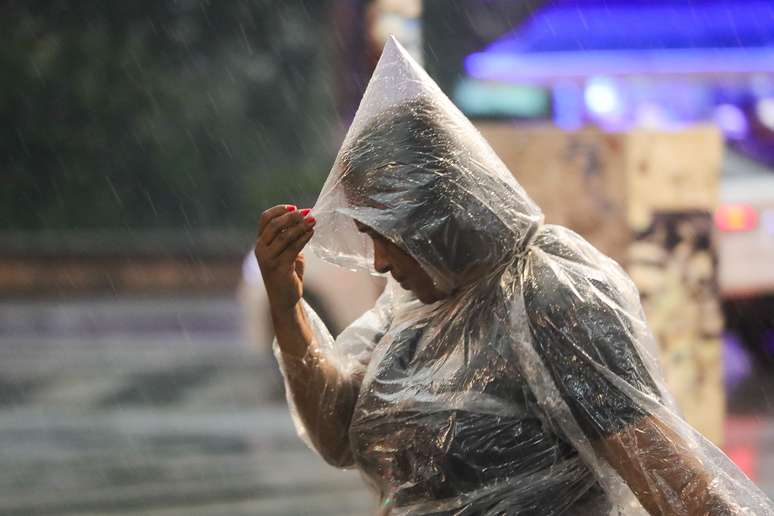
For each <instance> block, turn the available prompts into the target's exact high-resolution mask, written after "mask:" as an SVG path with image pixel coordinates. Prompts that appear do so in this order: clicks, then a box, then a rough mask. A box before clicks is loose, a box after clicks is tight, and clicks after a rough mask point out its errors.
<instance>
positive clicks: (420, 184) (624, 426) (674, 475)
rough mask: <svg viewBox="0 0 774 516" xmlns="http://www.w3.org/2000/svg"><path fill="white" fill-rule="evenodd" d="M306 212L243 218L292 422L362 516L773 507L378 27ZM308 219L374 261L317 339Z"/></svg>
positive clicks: (576, 259)
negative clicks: (375, 60)
mask: <svg viewBox="0 0 774 516" xmlns="http://www.w3.org/2000/svg"><path fill="white" fill-rule="evenodd" d="M313 211H314V214H315V216H314V217H312V216H310V215H309V212H308V211H304V210H301V211H299V210H296V209H295V208H294V207H287V206H277V207H274V208H272V209H270V210H268V211H266V212H265V213H264V214H263V215H262V217H261V221H260V230H259V237H258V243H257V245H256V256H257V257H258V261H259V264H260V266H261V269H262V272H263V277H264V281H265V284H266V287H267V291H268V293H269V299H270V302H271V308H272V318H273V322H274V327H275V332H276V336H277V341H276V354H277V358H278V360H279V362H280V364H281V367H282V370H283V373H284V375H285V379H286V385H287V391H288V399H289V402H290V404H291V412H292V413H293V416H294V419H295V421H296V425H297V428H298V429H299V431H300V433H301V435H302V437H303V438H304V439H305V440H306V441H307V442H308V443H309V444H310V445H311V446H312V447H313V448H314V449H315V450H317V451H318V452H319V453H320V454H321V456H322V457H323V458H324V459H325V460H326V461H328V462H329V463H330V464H333V465H335V466H338V467H352V466H354V467H357V468H358V469H359V470H360V471H361V472H362V473H363V474H364V476H365V478H366V479H367V480H368V481H369V482H370V483H371V484H372V485H373V486H374V487H375V488H376V489H377V491H378V492H379V494H380V497H381V506H382V513H383V514H449V515H451V514H455V515H463V514H464V515H474V514H475V515H496V514H497V515H499V514H534V515H548V514H577V515H587V514H646V513H649V514H746V513H749V514H771V513H774V511H772V506H771V504H770V502H769V501H768V499H767V498H766V497H765V495H763V494H762V493H761V492H760V491H759V490H757V488H755V486H753V485H752V483H751V482H750V481H749V480H748V479H747V478H746V477H744V475H743V474H741V473H740V472H739V471H738V470H737V469H736V468H735V467H734V466H733V465H732V464H731V463H730V462H729V461H728V460H727V459H726V458H725V457H724V456H723V455H722V453H721V452H719V451H718V450H717V449H716V448H714V447H713V446H712V445H711V444H709V443H708V442H707V441H706V440H704V439H703V438H702V437H701V436H699V435H698V434H696V433H695V432H694V431H693V430H692V429H691V428H690V427H689V426H688V425H687V424H685V423H684V422H683V421H682V420H681V419H680V418H679V417H678V416H677V415H676V411H675V409H674V405H673V403H672V401H671V400H670V398H669V395H668V393H667V392H666V390H665V389H664V387H663V384H662V382H661V379H660V375H659V373H658V368H657V366H656V364H655V363H654V361H653V359H652V351H653V339H652V336H651V335H650V333H649V331H648V329H647V326H646V324H645V320H644V317H643V314H642V310H641V308H640V305H639V299H638V294H637V290H636V288H635V287H634V286H633V284H632V283H631V281H630V280H629V278H628V277H627V276H626V274H625V273H624V272H623V271H622V270H621V268H620V267H619V266H618V265H617V264H616V263H615V262H613V261H612V260H610V259H608V258H606V257H605V256H603V255H602V254H601V253H599V252H598V251H597V250H595V249H594V248H593V247H592V246H590V245H589V244H588V243H587V242H585V241H584V240H583V239H582V238H581V237H579V236H578V235H576V234H575V233H573V232H571V231H569V230H567V229H565V228H562V227H558V226H550V225H545V224H543V221H542V214H541V212H540V210H539V209H538V207H537V206H535V204H534V203H533V202H532V201H531V200H530V199H529V197H528V196H527V195H526V193H525V192H524V191H523V189H522V188H521V187H520V186H519V185H518V184H517V183H516V181H515V180H514V178H513V176H512V175H511V174H510V172H509V171H508V170H507V169H506V167H505V166H504V165H503V164H502V162H501V161H500V160H499V159H498V158H497V157H496V156H495V155H494V153H493V152H492V151H491V149H490V148H489V146H488V145H487V144H486V142H484V140H483V139H482V138H481V137H480V135H479V134H478V133H477V132H476V131H475V129H474V128H473V127H472V126H471V125H470V124H469V122H468V121H467V120H466V119H465V118H464V116H463V115H462V114H460V113H459V111H457V110H456V109H455V108H454V106H453V105H452V104H451V103H450V102H449V101H448V99H447V98H446V97H445V96H444V95H443V94H442V93H441V92H440V90H439V89H438V88H437V86H436V85H435V84H434V83H433V82H432V80H430V79H429V77H427V75H426V74H425V73H424V71H423V70H422V69H421V68H420V67H419V66H418V65H416V63H414V62H413V61H412V60H411V58H410V57H408V56H407V54H406V53H405V51H403V50H402V48H400V46H399V45H398V44H397V43H396V42H394V41H391V42H390V43H388V45H387V47H386V48H385V52H384V53H383V55H382V58H381V60H380V62H379V65H378V66H377V69H376V71H375V72H374V77H373V78H372V80H371V83H370V84H369V87H368V90H367V91H366V94H365V96H364V99H363V102H362V103H361V106H360V109H359V110H358V114H357V116H356V118H355V120H354V122H353V124H352V127H351V128H350V132H349V133H348V135H347V138H346V139H345V142H344V144H343V146H342V150H341V151H340V153H339V156H338V158H337V160H336V163H335V164H334V167H333V170H332V172H331V174H330V176H329V178H328V181H327V182H326V184H325V186H324V187H323V191H322V193H321V194H320V198H319V199H318V202H317V205H316V206H315V207H314V209H313ZM315 234H316V238H315V239H314V240H313V241H312V244H311V245H312V247H313V249H314V251H315V252H316V253H317V254H318V255H319V256H321V257H322V258H324V259H326V260H328V261H331V262H333V263H337V264H340V265H342V266H346V267H352V268H369V269H370V270H372V271H373V272H375V273H380V274H387V273H389V274H390V275H391V276H392V279H390V280H389V281H388V285H387V288H386V289H385V292H384V294H383V295H382V296H381V297H380V299H379V300H378V301H377V303H376V306H375V307H374V308H373V309H372V310H370V311H369V312H367V313H366V314H365V315H363V316H362V317H361V318H360V319H359V320H358V321H356V322H355V323H354V324H353V325H351V326H350V327H349V328H347V329H346V330H345V331H344V332H342V334H340V335H339V336H338V337H337V338H336V339H335V340H334V339H333V338H332V337H331V336H330V334H328V332H327V330H326V329H325V328H324V326H323V325H322V324H321V322H320V321H319V318H317V317H316V315H315V314H314V312H313V311H312V310H311V309H310V308H309V307H308V305H306V304H305V303H304V302H303V300H302V297H301V295H302V291H303V257H302V255H301V254H299V253H300V251H301V249H302V248H303V247H304V246H305V245H306V244H307V243H308V242H309V241H310V240H311V239H312V236H313V235H315ZM745 511H747V512H745Z"/></svg>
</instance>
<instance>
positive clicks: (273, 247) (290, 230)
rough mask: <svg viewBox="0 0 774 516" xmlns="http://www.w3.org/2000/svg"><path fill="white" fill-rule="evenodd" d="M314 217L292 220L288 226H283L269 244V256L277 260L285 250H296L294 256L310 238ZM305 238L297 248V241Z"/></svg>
mask: <svg viewBox="0 0 774 516" xmlns="http://www.w3.org/2000/svg"><path fill="white" fill-rule="evenodd" d="M314 223H315V220H314V217H310V218H309V219H306V220H303V219H302V220H294V221H293V222H291V223H290V224H289V225H288V226H285V227H284V228H283V230H282V231H281V232H280V233H279V234H277V235H276V237H274V239H273V240H272V242H271V244H269V245H268V246H267V247H268V251H269V256H270V257H272V258H278V257H279V256H280V255H281V254H283V253H284V252H285V251H286V250H289V249H296V247H297V248H298V251H296V254H298V252H299V251H300V250H301V249H302V248H303V247H304V244H306V242H308V241H309V238H311V232H312V228H313V227H314ZM304 238H306V241H304V242H303V243H301V244H300V247H298V241H299V240H302V239H304Z"/></svg>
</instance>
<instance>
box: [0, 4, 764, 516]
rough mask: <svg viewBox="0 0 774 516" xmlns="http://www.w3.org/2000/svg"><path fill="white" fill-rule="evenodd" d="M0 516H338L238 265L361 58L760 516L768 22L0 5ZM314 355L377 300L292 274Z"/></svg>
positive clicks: (328, 157)
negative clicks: (571, 262) (444, 119)
mask: <svg viewBox="0 0 774 516" xmlns="http://www.w3.org/2000/svg"><path fill="white" fill-rule="evenodd" d="M0 34H2V35H3V43H4V44H3V45H2V46H0V462H1V463H2V464H3V465H4V467H3V468H0V514H3V515H15V514H18V515H32V514H36V515H37V514H41V515H42V514H46V515H49V514H50V515H54V514H62V515H64V514H67V515H75V514H83V515H86V514H94V515H96V514H141V515H153V516H161V515H182V514H186V515H210V514H213V515H219V514H228V515H238V514H252V515H254V514H266V515H269V514H271V515H296V514H331V515H334V514H335V515H344V514H351V515H361V514H369V513H371V512H372V511H373V509H374V504H375V498H373V497H372V495H371V494H369V492H368V491H367V490H366V488H365V486H364V484H363V483H362V481H361V480H360V479H359V477H358V476H357V475H356V474H355V473H354V472H341V471H337V470H334V469H333V468H330V467H328V466H326V465H325V464H324V463H323V462H322V460H320V459H318V458H317V457H316V456H315V455H314V454H313V453H312V452H310V451H309V450H307V449H306V448H305V447H304V446H303V444H302V443H301V442H300V441H299V439H298V438H297V437H296V435H295V431H294V430H293V428H292V424H291V421H290V418H289V415H288V412H287V407H286V406H285V403H284V394H283V388H282V385H281V381H280V377H279V373H278V372H277V368H276V365H275V363H274V360H273V357H272V356H271V351H270V348H271V340H272V335H271V328H270V324H269V321H268V308H267V303H266V296H265V292H264V291H263V288H262V283H261V278H260V272H259V270H258V268H257V264H256V263H255V260H254V258H252V242H253V239H254V235H255V232H256V221H257V218H258V216H259V214H260V213H261V212H262V211H263V210H265V209H266V208H268V207H270V206H272V205H274V204H277V203H293V204H297V205H298V206H301V207H310V206H312V205H313V203H314V200H315V198H316V195H317V193H318V191H319V189H320V187H321V186H322V183H323V181H324V180H325V178H326V176H327V173H328V171H329V168H330V166H331V164H332V161H333V158H334V156H335V153H336V151H337V148H338V145H339V144H340V143H341V141H342V139H343V136H344V133H345V131H346V129H347V127H348V123H349V121H350V120H351V118H352V116H353V114H354V112H355V110H356V108H357V105H358V102H359V99H360V96H361V94H362V92H363V90H364V88H365V85H366V84H367V81H368V78H369V76H370V73H371V71H372V70H373V67H374V66H375V64H376V61H377V60H378V57H379V54H380V51H381V47H382V45H383V43H384V41H385V39H386V38H387V36H388V35H389V34H394V35H396V37H397V38H398V39H399V40H400V41H401V43H402V44H403V45H404V46H405V47H406V48H407V49H408V50H409V52H410V53H412V54H413V55H414V57H415V58H416V59H417V60H419V61H420V62H422V63H423V64H424V66H425V67H426V68H427V70H428V72H429V73H430V74H431V76H433V77H434V78H435V79H436V81H437V82H438V83H439V85H440V86H441V87H442V88H443V89H444V91H446V93H447V94H448V95H449V96H450V98H452V100H453V101H454V102H455V103H456V104H457V105H458V106H459V107H460V109H462V110H463V112H465V113H466V114H467V115H468V116H469V117H470V118H471V119H472V120H473V121H474V123H475V124H477V126H478V127H479V129H480V130H481V131H482V132H483V133H484V135H485V136H486V137H487V138H488V139H489V140H490V142H491V143H492V145H493V147H494V148H495V150H496V151H497V152H498V153H499V154H500V155H501V157H502V158H503V160H504V161H506V163H507V164H508V165H509V167H510V168H511V170H512V171H513V173H514V174H515V176H516V177H517V178H518V179H519V181H521V182H522V184H524V186H525V188H526V189H527V191H528V192H529V193H530V194H532V195H533V196H534V197H535V198H536V200H538V202H539V204H541V206H542V207H543V208H544V209H545V211H546V216H547V220H548V221H549V222H555V223H561V224H566V225H568V226H571V227H573V228H574V229H576V230H577V231H579V232H581V233H582V234H584V236H586V237H587V238H589V239H590V240H591V241H592V242H593V243H594V244H595V245H597V246H598V247H599V248H600V249H602V250H603V251H605V252H606V253H607V254H609V255H611V256H613V257H614V258H616V259H617V260H618V261H619V262H620V263H621V264H622V265H624V267H625V268H627V270H628V271H629V272H630V274H631V275H632V277H633V278H634V279H635V282H636V283H637V284H638V286H639V287H640V290H641V293H642V296H643V303H644V306H645V309H646V312H647V315H648V318H649V321H650V323H651V325H652V326H653V329H654V332H655V333H656V335H657V337H658V340H659V343H660V346H661V353H662V357H661V359H662V363H663V366H664V369H665V375H666V377H667V380H668V382H669V384H670V387H671V388H672V389H673V391H674V392H675V394H676V397H677V399H678V401H679V403H680V406H681V409H682V410H683V412H684V414H685V416H686V418H687V419H688V420H689V421H690V422H691V423H692V424H694V425H695V426H696V427H697V428H699V429H700V430H701V431H702V432H703V433H705V435H707V436H708V437H710V438H711V439H712V440H713V441H715V442H716V444H718V446H720V447H721V448H723V449H724V450H725V451H726V452H727V453H728V454H729V455H730V456H731V458H732V459H733V460H734V461H735V462H736V463H737V464H738V465H739V466H740V467H741V468H742V469H743V470H744V471H745V472H746V473H747V474H748V475H749V476H750V477H751V478H753V480H755V481H756V482H757V483H758V484H759V485H760V486H761V487H762V488H763V489H764V490H765V491H766V492H767V494H769V496H774V403H772V399H771V397H772V395H774V380H772V379H773V378H774V375H772V374H771V373H772V361H773V360H774V4H772V3H771V2H770V1H769V0H647V1H646V0H543V1H540V0H524V1H519V0H508V1H505V0H486V1H484V0H481V1H475V0H467V1H462V0H459V1H452V0H425V1H421V0H371V1H368V0H336V1H333V0H233V1H232V0H227V1H221V2H212V1H207V0H154V1H148V0H136V1H134V2H118V1H102V2H97V1H89V0H81V1H75V0H69V1H68V0H49V1H35V0H26V1H20V0H5V1H0ZM309 260H310V262H311V263H310V265H309V271H308V273H307V276H308V278H307V285H306V294H305V295H306V296H307V298H308V299H309V301H310V303H312V304H313V305H314V306H315V307H317V308H318V309H319V311H320V313H321V315H322V316H323V318H324V319H325V321H326V323H327V324H328V325H329V327H330V328H331V329H332V331H334V332H336V331H338V330H340V329H341V328H343V327H344V326H345V325H346V324H348V322H349V321H351V320H352V319H353V318H355V317H356V316H357V315H359V313H361V312H362V311H363V310H365V309H366V308H367V307H368V306H369V303H370V302H372V300H373V299H374V298H375V296H376V295H378V293H379V289H380V288H381V285H380V284H379V282H378V280H372V279H370V278H368V277H365V278H364V277H362V276H358V275H354V274H351V273H347V272H344V271H340V270H338V269H334V268H330V267H328V266H326V265H325V264H323V263H321V262H319V261H318V260H315V259H314V258H313V257H310V258H309Z"/></svg>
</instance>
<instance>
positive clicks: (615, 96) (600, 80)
mask: <svg viewBox="0 0 774 516" xmlns="http://www.w3.org/2000/svg"><path fill="white" fill-rule="evenodd" d="M583 98H584V100H585V101H586V107H587V108H588V110H589V112H590V113H592V114H594V115H597V116H602V117H612V116H615V115H619V114H620V113H621V111H622V109H623V106H622V103H621V98H620V94H619V92H618V89H617V88H616V85H615V83H613V81H611V80H610V79H607V78H604V77H595V78H593V79H591V80H590V81H589V82H588V84H587V85H586V91H584V93H583Z"/></svg>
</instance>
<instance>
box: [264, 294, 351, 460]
mask: <svg viewBox="0 0 774 516" xmlns="http://www.w3.org/2000/svg"><path fill="white" fill-rule="evenodd" d="M272 321H273V323H274V331H275V335H276V337H277V343H278V345H279V348H280V351H281V353H282V361H283V362H284V365H285V367H284V369H285V376H286V378H287V381H288V384H289V388H290V391H291V396H292V397H293V401H294V403H295V405H296V409H297V411H298V414H299V416H300V417H301V420H302V422H303V423H304V426H305V428H306V430H307V432H308V434H309V438H310V440H311V441H312V443H313V444H314V445H315V447H316V448H317V450H318V451H319V452H320V454H321V455H322V456H323V458H324V459H325V460H326V461H327V462H328V463H330V464H332V465H334V466H338V467H345V466H348V465H350V464H351V463H352V454H351V450H350V446H349V436H348V431H349V423H350V420H351V418H352V411H353V409H354V403H355V399H356V397H357V385H355V384H354V383H353V382H352V381H350V379H349V378H347V377H346V376H345V375H344V374H342V373H341V372H339V371H338V370H337V369H336V367H335V366H334V364H331V363H330V362H329V361H328V360H327V359H326V357H325V356H324V355H323V354H322V353H321V352H320V350H319V349H318V348H317V346H316V343H315V339H314V333H313V331H312V328H311V325H310V323H309V320H308V319H307V317H306V314H305V312H304V309H303V307H302V306H301V303H297V304H296V306H295V307H294V308H292V309H289V310H281V311H275V310H272Z"/></svg>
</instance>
